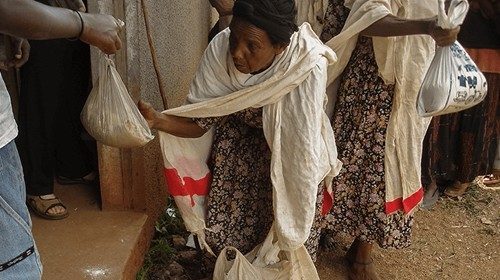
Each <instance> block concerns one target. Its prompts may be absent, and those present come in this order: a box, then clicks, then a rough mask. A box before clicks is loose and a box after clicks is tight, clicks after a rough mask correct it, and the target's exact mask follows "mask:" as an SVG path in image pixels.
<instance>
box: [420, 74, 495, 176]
mask: <svg viewBox="0 0 500 280" xmlns="http://www.w3.org/2000/svg"><path fill="white" fill-rule="evenodd" d="M483 74H484V76H485V77H486V80H487V82H488V94H487V95H486V99H485V100H484V101H483V102H481V103H480V104H478V105H476V106H474V107H472V108H470V109H467V110H465V111H462V112H458V113H455V114H449V115H443V116H439V117H434V118H433V119H432V122H431V125H430V127H429V130H428V132H427V135H426V138H425V141H424V156H423V158H422V183H423V184H424V186H429V184H430V183H431V179H432V178H434V179H435V180H437V181H438V183H443V184H448V183H452V182H454V181H460V182H462V183H467V182H472V181H473V180H474V178H475V177H476V176H479V175H484V174H489V173H490V172H491V170H492V168H493V162H494V160H495V155H496V154H495V152H496V148H497V141H498V139H497V131H498V130H499V128H500V118H499V114H500V110H498V104H499V102H500V101H499V97H500V95H499V93H500V74H492V73H483Z"/></svg>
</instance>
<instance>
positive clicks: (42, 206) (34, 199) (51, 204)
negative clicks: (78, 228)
mask: <svg viewBox="0 0 500 280" xmlns="http://www.w3.org/2000/svg"><path fill="white" fill-rule="evenodd" d="M27 204H28V206H29V207H30V208H31V210H33V212H35V214H37V215H38V216H40V217H42V218H45V219H49V220H60V219H64V218H66V217H68V215H69V213H68V210H67V209H66V206H64V204H63V203H62V201H61V200H60V199H59V198H57V197H56V196H55V195H54V194H48V195H40V196H37V195H28V197H27Z"/></svg>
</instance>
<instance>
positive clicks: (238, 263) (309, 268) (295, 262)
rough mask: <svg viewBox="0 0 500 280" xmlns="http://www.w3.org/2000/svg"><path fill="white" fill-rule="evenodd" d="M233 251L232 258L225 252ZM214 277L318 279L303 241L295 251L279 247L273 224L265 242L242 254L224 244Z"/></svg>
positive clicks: (236, 279) (218, 279)
mask: <svg viewBox="0 0 500 280" xmlns="http://www.w3.org/2000/svg"><path fill="white" fill-rule="evenodd" d="M228 251H233V252H234V253H235V258H234V260H228V259H227V252H228ZM213 279H214V280H306V279H307V280H319V276H318V273H317V271H316V268H315V266H314V263H313V262H312V260H311V257H310V256H309V253H308V252H307V250H306V247H305V246H304V245H302V246H300V247H299V248H297V249H296V250H294V251H280V249H279V246H278V245H277V242H276V233H275V226H274V225H273V226H272V227H271V230H270V231H269V234H268V235H267V237H266V239H265V240H264V242H263V243H262V244H260V245H258V246H257V247H255V248H254V249H253V250H252V251H251V252H249V253H248V254H246V255H243V254H242V253H241V252H240V251H238V249H236V248H234V247H231V246H227V247H226V248H224V249H223V250H222V252H221V253H220V255H219V256H218V257H217V262H216V263H215V269H214V274H213Z"/></svg>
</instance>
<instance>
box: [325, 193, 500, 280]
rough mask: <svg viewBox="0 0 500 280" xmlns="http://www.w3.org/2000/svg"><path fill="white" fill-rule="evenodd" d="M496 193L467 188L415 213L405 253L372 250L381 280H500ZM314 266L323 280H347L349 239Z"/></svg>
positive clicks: (498, 198) (499, 221)
mask: <svg viewBox="0 0 500 280" xmlns="http://www.w3.org/2000/svg"><path fill="white" fill-rule="evenodd" d="M499 206H500V191H491V190H490V191H487V190H483V189H480V188H479V187H477V186H473V187H471V188H470V189H469V190H468V191H467V192H466V194H465V195H464V196H463V197H462V198H459V199H450V198H445V197H441V198H440V199H439V201H438V202H437V203H436V205H435V206H434V207H433V208H432V209H431V210H420V211H418V212H417V213H416V214H415V224H414V228H413V244H412V245H411V246H410V247H408V248H406V249H403V250H383V249H378V248H377V249H375V254H374V262H375V265H376V268H377V272H378V274H379V276H380V277H381V279H418V280H421V279H422V280H423V279H429V280H430V279H432V280H434V279H464V280H465V279H467V280H468V279H484V280H492V279H500V207H499ZM336 241H337V243H336V244H337V246H336V247H337V250H333V251H331V252H325V253H322V254H321V255H320V257H319V259H318V262H317V264H316V265H317V268H318V273H319V276H320V278H321V279H328V280H337V279H339V280H340V279H342V280H344V279H346V276H345V275H346V268H345V263H344V258H343V257H344V254H345V252H346V249H347V247H348V245H349V243H348V241H349V240H348V239H347V238H345V237H342V236H338V237H337V238H336Z"/></svg>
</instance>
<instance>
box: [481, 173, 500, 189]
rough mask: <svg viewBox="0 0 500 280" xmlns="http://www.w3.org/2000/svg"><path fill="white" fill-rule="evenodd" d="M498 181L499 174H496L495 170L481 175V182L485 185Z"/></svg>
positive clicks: (499, 180) (499, 179)
mask: <svg viewBox="0 0 500 280" xmlns="http://www.w3.org/2000/svg"><path fill="white" fill-rule="evenodd" d="M498 183H500V174H498V172H497V171H495V172H494V173H492V174H488V175H485V176H484V177H483V184H485V185H486V186H489V185H495V184H498Z"/></svg>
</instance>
